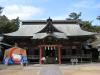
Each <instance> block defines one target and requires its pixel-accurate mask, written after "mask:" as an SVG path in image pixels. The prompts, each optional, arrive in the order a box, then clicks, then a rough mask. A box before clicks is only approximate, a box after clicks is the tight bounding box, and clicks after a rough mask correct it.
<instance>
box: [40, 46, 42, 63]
mask: <svg viewBox="0 0 100 75" xmlns="http://www.w3.org/2000/svg"><path fill="white" fill-rule="evenodd" d="M39 48H40V60H39V63H40V64H42V47H41V46H39Z"/></svg>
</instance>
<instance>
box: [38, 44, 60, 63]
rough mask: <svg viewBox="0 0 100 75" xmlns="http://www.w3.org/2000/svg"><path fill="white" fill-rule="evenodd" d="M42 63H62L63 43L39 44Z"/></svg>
mask: <svg viewBox="0 0 100 75" xmlns="http://www.w3.org/2000/svg"><path fill="white" fill-rule="evenodd" d="M38 47H39V49H40V64H43V63H46V64H56V63H57V64H58V63H59V64H61V45H39V46H38Z"/></svg>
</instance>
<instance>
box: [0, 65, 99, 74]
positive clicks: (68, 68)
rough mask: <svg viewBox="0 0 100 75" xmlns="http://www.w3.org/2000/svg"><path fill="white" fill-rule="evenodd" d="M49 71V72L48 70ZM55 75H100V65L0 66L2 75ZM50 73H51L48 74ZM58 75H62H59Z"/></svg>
mask: <svg viewBox="0 0 100 75" xmlns="http://www.w3.org/2000/svg"><path fill="white" fill-rule="evenodd" d="M47 69H48V70H47ZM43 71H44V74H47V75H50V73H51V72H52V73H51V75H53V74H54V73H53V72H57V73H58V71H59V72H61V75H100V63H93V64H91V63H90V64H81V65H64V64H63V65H54V64H53V65H39V64H37V65H28V66H26V67H22V66H20V65H14V66H5V65H0V75H43V73H42V72H43ZM47 72H49V73H47ZM57 73H56V75H60V74H57Z"/></svg>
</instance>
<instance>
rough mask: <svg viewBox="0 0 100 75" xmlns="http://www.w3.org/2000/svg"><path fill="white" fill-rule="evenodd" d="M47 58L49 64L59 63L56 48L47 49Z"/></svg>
mask: <svg viewBox="0 0 100 75" xmlns="http://www.w3.org/2000/svg"><path fill="white" fill-rule="evenodd" d="M45 58H46V63H47V64H55V63H57V50H56V48H54V47H47V48H45Z"/></svg>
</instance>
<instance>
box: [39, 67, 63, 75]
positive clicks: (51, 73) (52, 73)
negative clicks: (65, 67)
mask: <svg viewBox="0 0 100 75" xmlns="http://www.w3.org/2000/svg"><path fill="white" fill-rule="evenodd" d="M39 75H62V73H61V71H60V69H59V66H57V65H46V66H44V67H43V68H42V69H41V70H40V74H39Z"/></svg>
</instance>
